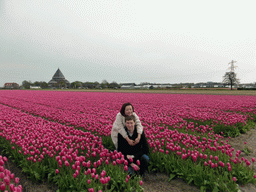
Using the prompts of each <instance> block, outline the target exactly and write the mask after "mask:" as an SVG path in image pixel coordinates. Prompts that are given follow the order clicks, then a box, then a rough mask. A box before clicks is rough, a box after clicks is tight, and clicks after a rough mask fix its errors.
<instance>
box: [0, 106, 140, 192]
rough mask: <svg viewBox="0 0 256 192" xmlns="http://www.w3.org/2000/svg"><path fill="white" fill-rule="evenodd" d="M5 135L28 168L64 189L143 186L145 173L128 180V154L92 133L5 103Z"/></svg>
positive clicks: (1, 141)
mask: <svg viewBox="0 0 256 192" xmlns="http://www.w3.org/2000/svg"><path fill="white" fill-rule="evenodd" d="M10 120H11V121H10ZM0 136H1V137H0V147H1V148H4V150H5V152H6V153H7V155H10V156H12V157H13V158H14V160H15V161H16V162H17V164H20V165H21V167H22V169H23V172H25V173H28V174H29V175H30V178H31V179H33V180H37V181H38V180H43V179H45V178H48V179H49V180H50V181H53V182H55V183H56V184H57V185H58V187H59V190H60V191H67V190H72V191H86V190H87V189H90V191H94V190H96V191H100V190H105V189H112V190H120V191H123V190H124V189H129V190H128V191H133V190H136V191H140V190H142V188H141V187H140V185H139V180H140V178H138V177H136V178H135V179H133V180H129V179H128V180H127V174H128V173H127V171H123V170H124V167H125V166H126V165H127V164H128V162H127V161H126V160H125V159H124V156H123V155H122V154H121V153H117V152H116V151H115V152H109V151H108V150H107V149H105V148H104V147H103V145H102V141H101V138H100V137H98V136H94V135H92V134H91V133H90V132H83V131H81V130H76V129H74V128H73V127H68V126H65V125H61V124H59V123H56V122H52V121H48V120H45V119H42V118H40V117H34V116H32V115H29V114H27V113H24V112H21V111H20V110H17V109H12V108H10V107H7V106H4V105H0ZM0 163H1V161H0ZM120 168H121V169H120ZM0 176H1V175H0Z"/></svg>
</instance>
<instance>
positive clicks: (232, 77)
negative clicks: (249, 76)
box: [223, 71, 239, 90]
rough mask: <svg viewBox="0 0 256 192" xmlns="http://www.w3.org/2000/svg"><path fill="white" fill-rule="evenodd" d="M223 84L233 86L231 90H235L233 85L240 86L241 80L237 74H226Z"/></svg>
mask: <svg viewBox="0 0 256 192" xmlns="http://www.w3.org/2000/svg"><path fill="white" fill-rule="evenodd" d="M223 83H226V84H228V85H231V90H232V89H233V85H235V84H239V79H237V77H236V73H235V72H232V71H231V72H226V73H225V75H224V76H223Z"/></svg>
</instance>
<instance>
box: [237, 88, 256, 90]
mask: <svg viewBox="0 0 256 192" xmlns="http://www.w3.org/2000/svg"><path fill="white" fill-rule="evenodd" d="M237 90H256V88H237Z"/></svg>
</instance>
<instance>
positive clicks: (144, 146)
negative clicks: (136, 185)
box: [118, 126, 149, 164]
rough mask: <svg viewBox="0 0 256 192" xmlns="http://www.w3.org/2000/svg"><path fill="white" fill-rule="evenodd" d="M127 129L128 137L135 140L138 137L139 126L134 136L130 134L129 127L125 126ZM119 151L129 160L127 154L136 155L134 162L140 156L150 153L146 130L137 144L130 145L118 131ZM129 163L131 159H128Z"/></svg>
mask: <svg viewBox="0 0 256 192" xmlns="http://www.w3.org/2000/svg"><path fill="white" fill-rule="evenodd" d="M125 130H126V132H127V135H128V137H129V138H130V139H131V140H134V141H135V139H136V138H137V137H138V133H137V128H136V126H135V128H134V133H133V135H132V136H130V135H129V133H128V130H127V128H126V127H125ZM118 151H120V152H122V154H123V155H124V156H125V159H126V160H127V155H134V158H133V163H136V161H137V160H138V159H139V160H140V158H141V156H142V155H144V154H146V155H148V153H149V146H148V142H147V139H146V137H145V133H144V131H143V132H142V134H141V138H140V142H139V143H138V144H137V145H134V146H130V145H129V143H128V142H127V141H126V140H125V139H124V138H123V136H122V135H121V134H120V133H118ZM128 162H129V164H130V161H129V160H128Z"/></svg>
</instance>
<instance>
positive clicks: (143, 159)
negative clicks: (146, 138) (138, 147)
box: [128, 154, 149, 175]
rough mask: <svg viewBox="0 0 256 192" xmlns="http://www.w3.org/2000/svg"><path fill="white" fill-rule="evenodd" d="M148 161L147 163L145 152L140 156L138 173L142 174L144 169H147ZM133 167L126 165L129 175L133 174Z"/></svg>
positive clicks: (147, 157) (147, 158)
mask: <svg viewBox="0 0 256 192" xmlns="http://www.w3.org/2000/svg"><path fill="white" fill-rule="evenodd" d="M148 163H149V156H147V155H146V154H144V155H142V156H141V158H140V175H143V174H144V173H145V171H146V170H147V169H148ZM134 172H135V171H134V169H133V168H132V167H131V166H130V165H129V166H128V173H129V174H130V175H133V174H134Z"/></svg>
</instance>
